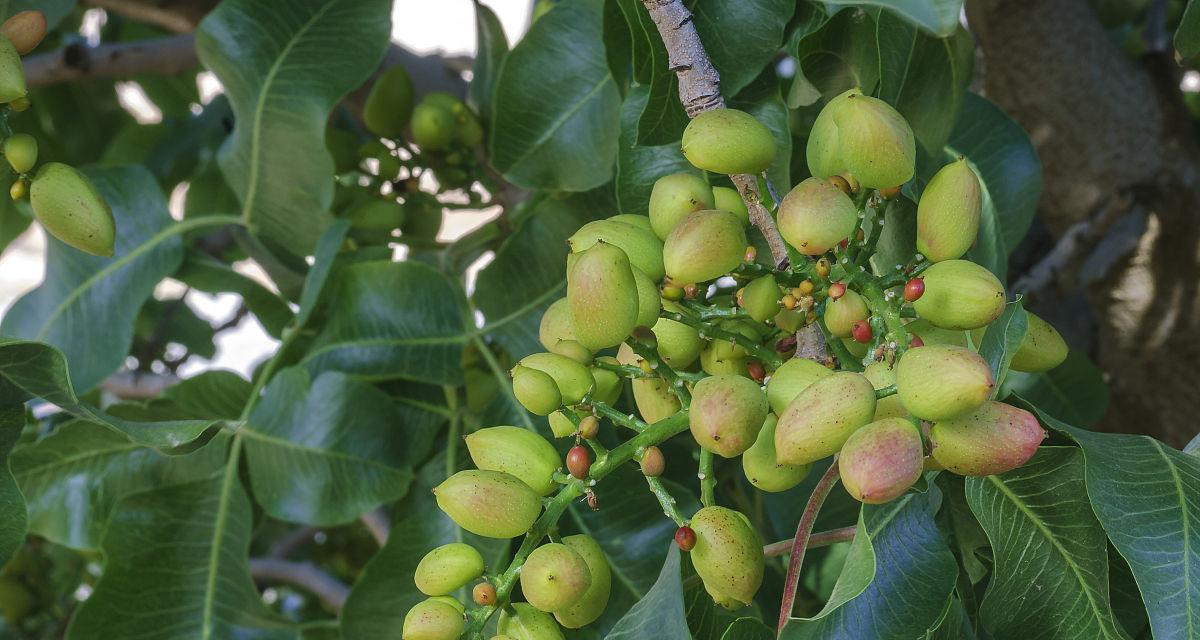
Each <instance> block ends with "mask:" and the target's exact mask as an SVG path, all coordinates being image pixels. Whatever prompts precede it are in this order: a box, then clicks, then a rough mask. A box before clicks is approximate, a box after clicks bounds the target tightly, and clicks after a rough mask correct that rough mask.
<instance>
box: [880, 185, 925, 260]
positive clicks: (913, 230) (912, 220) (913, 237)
mask: <svg viewBox="0 0 1200 640" xmlns="http://www.w3.org/2000/svg"><path fill="white" fill-rule="evenodd" d="M884 218H885V219H886V220H887V224H885V225H883V230H882V231H880V234H879V243H878V244H877V245H875V255H873V256H871V265H872V266H874V267H875V272H876V273H879V274H888V273H895V272H896V265H898V264H899V265H904V264H908V263H909V262H911V261H912V259H913V256H914V255H916V253H917V205H916V203H914V202H913V201H912V200H909V199H908V198H907V197H906V196H903V195H901V196H900V197H898V198H896V199H895V200H891V201H889V202H888V203H887V208H886V209H885V210H884Z"/></svg>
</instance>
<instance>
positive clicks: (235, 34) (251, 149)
mask: <svg viewBox="0 0 1200 640" xmlns="http://www.w3.org/2000/svg"><path fill="white" fill-rule="evenodd" d="M390 7H391V3H390V2H388V1H387V0H294V1H292V2H287V3H284V4H282V5H276V4H274V3H264V2H259V1H258V0H229V1H227V2H222V3H221V4H220V5H219V6H218V7H217V8H216V9H215V10H213V11H212V13H210V14H208V16H207V17H206V18H205V19H204V21H203V22H202V23H201V24H200V29H199V30H198V31H197V35H196V52H197V53H198V54H199V55H200V60H201V61H202V62H203V63H204V65H205V66H206V67H208V68H209V69H210V70H212V72H213V73H215V74H216V76H217V78H218V79H219V80H220V81H221V83H222V85H224V87H225V93H226V95H228V96H229V102H230V104H232V105H233V111H234V115H235V120H236V122H235V125H234V129H233V134H232V135H231V136H230V138H229V140H228V142H227V143H226V144H225V146H224V148H223V149H222V154H221V158H220V160H221V169H222V171H224V173H225V178H226V179H227V180H228V182H229V185H230V186H231V187H233V190H234V191H235V192H236V193H237V194H238V197H239V198H240V199H241V203H242V210H241V213H242V217H243V218H244V219H245V221H246V223H247V224H248V225H249V227H250V229H251V230H252V231H253V232H254V233H255V234H257V235H260V236H262V237H263V238H264V239H265V240H267V241H269V242H270V243H271V244H272V245H274V246H277V247H281V248H283V249H285V250H286V251H288V252H290V253H292V254H296V255H305V254H308V253H310V252H311V251H312V249H313V247H314V246H315V245H316V242H317V239H318V238H319V237H320V234H321V232H322V231H323V230H324V228H325V226H326V225H327V224H328V223H329V222H331V221H332V220H331V218H330V216H329V214H328V213H327V212H328V210H329V206H330V204H331V203H332V201H333V171H334V169H333V160H332V159H331V158H330V157H329V152H328V151H327V150H326V149H325V123H326V120H327V119H328V117H329V114H330V112H331V111H332V110H333V107H334V106H335V105H336V104H337V103H338V101H340V100H341V99H342V97H343V96H345V95H346V94H347V93H349V92H350V90H352V89H354V88H355V87H357V86H358V85H360V84H362V83H363V81H365V80H366V79H367V78H368V77H369V76H370V74H371V72H372V71H374V70H375V67H376V65H378V64H379V60H380V59H381V58H382V57H383V54H384V52H385V50H386V49H387V46H388V38H389V31H390V21H389V20H388V19H387V18H386V16H387V15H388V10H389V8H390Z"/></svg>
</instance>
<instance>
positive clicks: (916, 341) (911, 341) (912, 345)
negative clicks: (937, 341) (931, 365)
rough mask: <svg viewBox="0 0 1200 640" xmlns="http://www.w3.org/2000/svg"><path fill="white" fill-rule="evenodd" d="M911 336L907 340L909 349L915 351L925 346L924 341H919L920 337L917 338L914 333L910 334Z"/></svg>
mask: <svg viewBox="0 0 1200 640" xmlns="http://www.w3.org/2000/svg"><path fill="white" fill-rule="evenodd" d="M911 335H912V337H911V338H909V340H908V346H909V348H912V349H915V348H917V347H923V346H925V341H924V340H922V339H921V336H919V335H917V334H915V333H914V334H911Z"/></svg>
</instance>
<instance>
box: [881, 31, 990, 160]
mask: <svg viewBox="0 0 1200 640" xmlns="http://www.w3.org/2000/svg"><path fill="white" fill-rule="evenodd" d="M875 33H876V38H877V39H878V40H879V97H880V98H881V99H883V100H886V101H887V102H888V103H890V104H891V105H892V106H894V107H896V110H898V111H899V112H900V113H901V115H903V116H904V118H905V119H906V120H908V123H909V124H910V125H911V126H912V129H913V133H914V134H915V135H916V137H917V141H918V142H920V143H921V145H922V146H924V147H925V149H926V150H928V151H929V152H930V153H937V152H939V151H941V149H942V147H943V146H944V145H945V144H946V140H947V139H949V137H950V131H951V129H952V128H953V126H954V121H955V118H956V117H957V116H958V110H959V107H960V106H961V104H962V99H963V95H964V92H966V90H967V85H968V84H969V83H970V81H971V74H972V72H973V70H974V62H975V60H974V54H975V44H974V41H973V40H972V39H971V36H970V34H968V33H967V32H966V31H965V30H964V29H962V28H961V27H960V28H958V29H957V30H955V31H954V32H953V33H952V34H951V35H950V36H948V37H945V38H935V37H932V36H930V35H927V34H925V33H922V32H921V31H918V30H917V28H916V27H914V26H912V25H911V24H909V23H907V22H905V21H903V20H901V19H900V18H899V17H897V16H896V15H895V14H893V13H891V12H889V11H881V12H879V14H878V18H877V23H876V29H875Z"/></svg>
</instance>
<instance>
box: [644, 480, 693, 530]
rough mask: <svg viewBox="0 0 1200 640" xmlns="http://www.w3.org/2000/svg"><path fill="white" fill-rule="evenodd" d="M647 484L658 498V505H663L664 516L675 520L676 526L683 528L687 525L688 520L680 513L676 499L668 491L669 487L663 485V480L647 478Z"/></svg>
mask: <svg viewBox="0 0 1200 640" xmlns="http://www.w3.org/2000/svg"><path fill="white" fill-rule="evenodd" d="M646 484H648V485H650V492H651V493H653V494H654V497H656V498H658V503H659V504H660V505H662V508H663V515H665V516H667V517H668V518H670V519H671V520H673V521H674V522H675V526H678V527H682V526H683V525H685V524H687V519H686V518H684V517H683V514H681V513H679V508H678V507H677V506H676V503H675V497H674V496H672V495H671V492H670V491H667V487H666V485H664V484H663V482H662V479H661V478H652V477H650V476H646Z"/></svg>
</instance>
